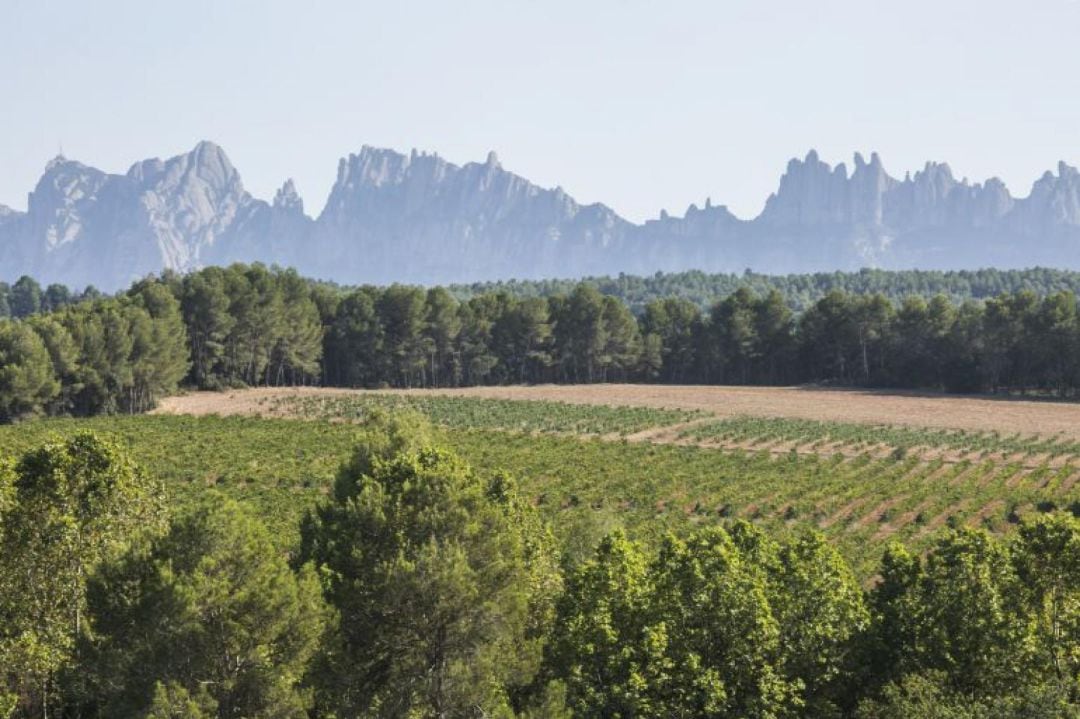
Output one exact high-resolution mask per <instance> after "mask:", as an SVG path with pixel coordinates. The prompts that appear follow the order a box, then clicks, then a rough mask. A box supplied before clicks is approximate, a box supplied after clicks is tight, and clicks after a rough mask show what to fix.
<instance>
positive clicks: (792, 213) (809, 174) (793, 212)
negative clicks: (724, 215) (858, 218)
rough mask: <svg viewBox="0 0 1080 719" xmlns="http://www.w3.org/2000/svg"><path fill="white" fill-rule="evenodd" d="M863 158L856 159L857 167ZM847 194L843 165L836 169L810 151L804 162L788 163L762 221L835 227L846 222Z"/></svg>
mask: <svg viewBox="0 0 1080 719" xmlns="http://www.w3.org/2000/svg"><path fill="white" fill-rule="evenodd" d="M861 159H862V158H861V156H856V165H858V164H859V162H860V161H861ZM848 195H849V189H848V177H847V168H846V167H845V166H844V165H843V163H841V164H839V165H837V166H836V168H833V167H831V166H830V165H829V164H828V163H826V162H822V161H821V159H820V158H819V157H818V153H817V151H816V150H810V152H808V153H806V158H805V159H804V160H799V159H798V158H794V159H792V160H791V161H790V162H788V165H787V171H786V172H784V174H783V176H782V177H781V178H780V187H779V188H778V189H777V191H776V192H775V193H773V194H772V195H770V196H769V199H768V200H766V202H765V210H764V211H763V212H762V219H763V221H764V222H766V223H767V224H770V225H774V226H806V225H809V226H818V225H835V224H838V223H841V222H844V221H845V220H846V219H847V215H848Z"/></svg>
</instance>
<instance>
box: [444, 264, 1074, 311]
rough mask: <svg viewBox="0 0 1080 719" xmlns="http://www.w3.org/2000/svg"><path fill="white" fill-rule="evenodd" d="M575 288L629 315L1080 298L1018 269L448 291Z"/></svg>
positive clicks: (635, 280) (1052, 272)
mask: <svg viewBox="0 0 1080 719" xmlns="http://www.w3.org/2000/svg"><path fill="white" fill-rule="evenodd" d="M580 283H584V284H587V285H590V286H592V287H595V288H596V289H597V290H599V291H600V293H601V294H605V295H612V296H614V297H618V298H619V299H621V300H622V301H623V302H625V303H626V304H627V305H629V306H630V309H631V310H632V311H633V312H634V313H635V314H640V313H641V312H642V311H643V310H644V309H645V306H646V305H647V304H649V303H650V302H652V301H653V300H659V299H667V298H671V297H677V298H680V299H685V300H689V301H690V302H692V303H693V304H695V305H696V306H697V307H698V308H699V309H701V310H708V309H709V308H710V307H711V306H712V305H713V304H714V303H716V302H717V301H719V300H722V299H723V298H725V297H727V296H728V295H731V294H733V293H734V292H735V291H736V290H739V289H747V290H750V291H751V292H753V293H754V294H756V295H760V296H764V295H767V294H768V293H769V292H770V291H771V290H776V291H778V292H779V293H780V294H782V295H783V296H784V299H785V300H787V303H788V306H789V307H791V309H792V310H794V311H795V312H802V311H804V310H806V309H808V308H809V307H810V306H811V305H813V304H814V303H815V302H817V301H818V300H820V299H821V298H822V297H824V296H825V295H827V294H828V293H830V292H833V291H840V292H846V293H849V294H857V295H872V294H882V295H885V297H886V298H888V299H890V300H892V301H893V302H899V301H901V300H903V299H905V298H907V297H910V296H913V295H918V296H920V297H922V298H923V299H926V300H929V299H930V298H931V297H934V296H935V295H945V296H946V297H948V298H949V299H950V300H952V301H953V302H955V303H958V304H959V303H962V302H963V301H964V300H985V299H989V298H991V297H997V296H998V295H1002V294H1015V293H1017V292H1021V291H1023V290H1031V291H1032V292H1034V293H1035V294H1037V295H1039V296H1040V297H1045V296H1046V295H1051V294H1054V293H1055V292H1066V291H1067V292H1072V293H1074V294H1080V272H1076V271H1072V270H1057V269H1051V268H1047V267H1036V268H1032V269H1026V270H996V269H992V268H990V269H982V270H953V271H941V270H875V269H862V270H859V271H858V272H817V273H806V274H798V275H766V274H761V273H758V272H752V271H751V270H747V271H746V272H744V273H742V274H735V273H716V274H710V273H706V272H701V271H700V270H690V271H687V272H668V273H665V272H658V273H656V274H655V275H651V276H648V277H646V276H638V275H618V276H616V277H588V278H585V279H583V280H568V279H554V280H508V281H501V282H476V283H473V284H464V285H452V286H451V287H450V288H449V289H450V291H451V293H452V294H453V295H454V296H455V297H457V298H458V299H462V300H464V299H469V298H470V297H475V296H476V295H484V294H489V293H492V292H506V293H507V294H510V295H512V296H514V297H552V296H554V295H565V294H569V293H570V292H571V291H573V289H574V288H575V287H576V286H577V285H578V284H580Z"/></svg>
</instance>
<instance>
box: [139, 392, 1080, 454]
mask: <svg viewBox="0 0 1080 719" xmlns="http://www.w3.org/2000/svg"><path fill="white" fill-rule="evenodd" d="M364 392H368V390H347V389H328V388H327V389H323V388H312V387H305V388H296V389H279V388H259V389H248V390H235V391H226V392H195V393H192V394H187V395H180V396H176V397H169V398H167V399H165V400H164V401H163V402H162V403H161V406H160V407H159V408H158V409H157V410H156V411H157V412H159V413H165V414H196V415H199V414H221V415H225V414H251V415H267V414H270V413H271V412H270V410H269V407H268V405H269V402H268V400H269V399H270V398H273V397H279V396H305V395H306V396H318V395H322V396H340V395H350V394H357V393H364ZM378 392H379V393H383V394H406V395H409V394H414V395H423V394H440V395H447V396H464V397H486V398H492V399H511V400H553V401H558V402H569V403H574V404H602V405H611V406H627V405H629V406H644V407H658V408H670V409H695V410H702V411H705V412H709V413H712V414H715V415H716V416H718V417H735V416H756V417H788V418H797V419H811V420H824V421H837V422H858V423H864V424H889V425H907V426H913V427H931V428H941V429H963V430H968V431H976V432H992V431H996V432H1000V433H1002V434H1003V435H1011V434H1016V433H1020V434H1024V435H1034V434H1037V435H1041V436H1044V437H1051V436H1054V435H1061V436H1063V437H1066V438H1069V439H1072V440H1077V441H1080V403H1066V402H1043V401H1033V400H1020V399H1004V398H1002V399H997V398H985V397H958V396H947V395H928V394H915V393H910V394H907V393H885V392H871V391H860V390H838V389H835V390H834V389H817V388H802V387H697V386H667V385H626V384H624V385H619V384H597V385H537V386H512V387H469V388H462V389H439V390H379V391H378Z"/></svg>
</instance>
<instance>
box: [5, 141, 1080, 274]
mask: <svg viewBox="0 0 1080 719" xmlns="http://www.w3.org/2000/svg"><path fill="white" fill-rule="evenodd" d="M234 261H243V262H251V261H262V262H266V263H276V264H279V265H284V266H293V267H296V268H297V269H298V270H300V271H301V272H302V273H304V274H307V275H313V276H317V277H323V278H327V279H333V280H337V281H339V282H342V283H349V284H355V283H363V282H372V283H388V282H414V283H426V284H427V283H446V282H468V281H475V280H489V279H506V278H511V277H518V278H541V277H555V276H558V277H572V276H576V275H585V274H612V273H618V272H633V273H652V272H655V271H658V270H664V271H677V270H684V269H702V270H706V271H741V270H742V269H744V268H746V267H752V268H754V269H755V270H757V271H762V272H808V271H822V270H850V269H857V268H859V267H865V266H876V267H885V268H893V269H900V268H910V267H919V268H923V269H957V268H975V267H986V266H996V267H1002V268H1008V267H1025V266H1032V265H1036V264H1041V265H1048V266H1058V267H1065V268H1074V269H1075V268H1080V173H1078V172H1077V170H1076V169H1075V168H1073V167H1070V166H1068V165H1065V164H1064V163H1061V164H1060V165H1059V166H1058V169H1057V174H1056V175H1055V174H1052V173H1047V174H1046V175H1044V176H1043V177H1042V178H1040V179H1039V180H1038V181H1036V182H1035V184H1034V187H1033V188H1032V191H1031V193H1030V195H1029V196H1028V197H1026V198H1021V199H1015V198H1013V197H1012V196H1011V195H1010V194H1009V192H1008V190H1007V189H1006V188H1005V186H1004V184H1003V183H1002V182H1001V181H1000V180H997V179H990V180H987V181H986V182H985V183H982V184H971V183H969V182H968V181H967V180H966V179H964V180H957V179H956V178H955V177H954V176H953V173H952V171H951V169H950V168H949V166H948V165H945V164H938V163H928V164H927V165H926V166H925V167H924V168H923V169H922V170H920V171H918V172H916V173H914V175H911V174H908V175H907V176H905V177H904V179H902V180H898V179H895V178H893V177H891V176H889V175H888V173H886V171H885V168H884V166H883V164H882V162H881V159H880V158H879V157H878V155H877V154H876V153H874V154H871V156H870V160H869V161H866V160H865V159H864V158H863V157H862V156H861V155H858V154H856V155H855V160H854V169H853V171H852V172H851V174H850V175H849V174H848V168H847V167H846V166H845V165H844V164H840V165H837V166H836V167H832V166H830V165H828V164H827V163H825V162H823V161H821V159H820V158H819V157H818V155H817V153H816V152H813V151H811V152H810V153H809V154H808V155H807V156H806V158H805V159H803V160H798V159H796V160H792V161H791V162H790V163H789V164H788V167H787V170H786V172H785V173H784V175H783V176H782V177H781V179H780V185H779V188H778V189H777V191H776V193H775V194H773V195H772V196H770V197H769V199H768V201H767V202H766V204H765V209H764V210H763V212H762V213H761V214H760V215H759V216H758V217H756V218H754V219H752V220H742V219H739V218H738V217H735V216H734V215H733V214H731V213H730V212H729V211H728V210H727V208H726V207H723V206H714V205H713V204H712V202H711V201H706V203H705V206H704V207H703V208H698V207H697V206H696V205H691V206H690V207H689V208H688V209H687V211H686V213H685V214H684V215H683V216H682V217H673V216H671V215H668V214H667V213H666V212H664V213H661V216H660V218H659V219H657V220H650V221H647V222H645V223H643V224H641V225H636V224H633V223H630V222H628V221H626V220H624V219H622V218H621V217H619V216H618V215H617V214H616V213H615V212H614V211H613V210H611V209H610V208H608V207H606V206H604V205H601V204H594V205H580V204H578V203H577V202H575V201H574V199H573V198H572V197H570V196H569V195H567V194H566V192H564V191H563V190H562V189H561V188H554V189H546V188H541V187H538V186H536V185H534V184H532V183H530V182H529V181H527V180H526V179H524V178H522V177H520V176H518V175H515V174H513V173H511V172H508V171H507V170H505V169H503V167H502V166H501V165H500V164H499V161H498V158H497V157H496V156H495V154H494V153H491V154H490V155H489V156H488V158H487V160H486V161H485V162H482V163H468V164H465V165H463V166H458V165H454V164H452V163H449V162H446V161H445V160H443V159H442V158H440V157H439V156H437V155H432V154H426V153H418V152H416V151H415V150H414V151H413V152H412V153H411V154H408V155H404V154H400V153H397V152H393V151H391V150H383V149H376V148H371V147H364V148H363V149H362V150H361V151H360V153H359V154H356V155H349V156H348V157H346V158H343V159H342V160H341V161H340V163H339V164H338V173H337V180H336V182H335V183H334V187H333V189H332V190H331V192H330V196H329V198H328V200H327V202H326V205H325V206H324V208H323V210H322V212H321V213H320V214H319V215H318V217H317V218H314V219H313V218H312V217H310V216H308V215H307V214H305V211H304V203H303V200H302V199H301V198H300V195H299V193H298V192H297V189H296V187H295V185H294V184H293V182H292V180H288V181H286V182H285V183H284V185H282V187H281V189H280V190H278V192H277V193H276V195H275V197H274V199H273V201H272V202H270V203H267V202H264V201H262V200H258V199H255V198H253V197H252V196H251V195H250V194H249V193H248V192H247V191H245V190H244V187H243V184H242V182H241V180H240V175H239V173H238V172H237V170H236V169H235V168H234V167H233V166H232V164H231V163H230V162H229V160H228V158H227V157H226V156H225V153H224V152H223V151H222V150H221V148H219V147H218V146H216V145H214V144H213V143H210V142H202V143H200V144H199V145H198V146H196V147H195V149H193V150H192V151H191V152H189V153H187V154H184V155H180V156H178V157H174V158H171V159H168V160H158V159H153V160H145V161H143V162H139V163H136V164H135V165H134V166H132V168H131V169H130V170H129V171H128V172H127V173H126V174H124V175H110V174H107V173H104V172H101V171H100V170H96V169H94V168H91V167H87V166H85V165H82V164H80V163H78V162H74V161H70V160H67V159H65V158H63V157H57V158H55V159H54V160H52V161H51V162H49V163H48V165H47V166H46V168H45V173H44V174H43V176H42V178H41V180H40V181H39V182H38V184H37V187H36V188H35V189H34V191H33V192H31V193H30V196H29V202H28V209H27V212H25V213H20V212H15V211H13V210H11V209H9V208H6V207H3V206H0V279H4V280H8V281H10V280H13V279H15V278H16V277H18V276H19V275H21V274H30V275H32V276H34V277H36V278H38V279H39V280H41V281H43V282H64V283H67V284H69V285H72V286H75V287H82V286H84V285H86V284H95V285H97V286H98V287H100V288H102V289H107V290H113V289H117V288H120V287H123V286H125V285H126V284H128V283H130V282H131V281H132V280H134V279H137V278H139V277H141V276H144V275H146V274H148V273H152V272H158V271H160V270H162V269H164V268H171V269H175V270H181V271H183V270H189V269H194V268H198V267H201V266H205V265H209V264H225V263H229V262H234Z"/></svg>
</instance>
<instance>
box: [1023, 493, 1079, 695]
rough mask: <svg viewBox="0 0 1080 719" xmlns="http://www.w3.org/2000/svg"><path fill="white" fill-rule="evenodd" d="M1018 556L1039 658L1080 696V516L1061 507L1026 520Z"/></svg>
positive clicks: (1058, 680)
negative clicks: (1058, 509) (1062, 509)
mask: <svg viewBox="0 0 1080 719" xmlns="http://www.w3.org/2000/svg"><path fill="white" fill-rule="evenodd" d="M1013 559H1014V562H1015V564H1016V567H1017V573H1018V575H1019V578H1020V590H1021V591H1022V592H1023V593H1024V596H1025V599H1026V602H1025V604H1026V605H1027V606H1028V607H1029V608H1030V611H1031V614H1032V616H1033V619H1034V622H1035V627H1036V642H1037V647H1038V650H1037V651H1038V654H1039V663H1040V664H1041V665H1042V666H1045V667H1048V670H1049V671H1047V672H1046V673H1047V674H1049V675H1051V676H1052V677H1053V679H1052V681H1053V683H1055V684H1057V685H1058V686H1059V687H1062V688H1063V690H1064V691H1065V692H1067V693H1069V694H1071V698H1072V700H1073V701H1080V519H1077V518H1076V517H1073V516H1070V515H1067V514H1064V513H1057V514H1053V515H1050V516H1046V517H1040V518H1037V519H1035V520H1034V521H1029V522H1025V523H1023V524H1022V525H1021V526H1020V530H1019V532H1018V533H1017V538H1016V543H1015V545H1014V547H1013Z"/></svg>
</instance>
